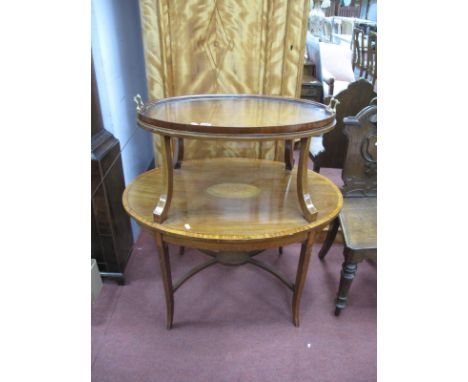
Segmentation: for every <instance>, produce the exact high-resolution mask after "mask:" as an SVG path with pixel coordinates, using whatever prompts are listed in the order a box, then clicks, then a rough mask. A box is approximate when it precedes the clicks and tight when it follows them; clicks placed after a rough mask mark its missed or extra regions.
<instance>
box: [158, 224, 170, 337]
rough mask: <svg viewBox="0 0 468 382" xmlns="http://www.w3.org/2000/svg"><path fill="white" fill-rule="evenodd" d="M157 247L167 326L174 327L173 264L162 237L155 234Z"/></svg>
mask: <svg viewBox="0 0 468 382" xmlns="http://www.w3.org/2000/svg"><path fill="white" fill-rule="evenodd" d="M154 237H155V239H156V247H157V249H158V255H159V267H160V269H161V278H162V281H163V285H164V296H165V298H166V326H167V329H170V328H171V327H172V321H173V319H174V288H173V287H172V276H171V263H170V261H169V251H168V248H167V246H166V245H165V244H164V242H163V239H162V235H161V234H160V233H159V232H155V234H154Z"/></svg>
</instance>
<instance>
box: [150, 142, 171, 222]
mask: <svg viewBox="0 0 468 382" xmlns="http://www.w3.org/2000/svg"><path fill="white" fill-rule="evenodd" d="M160 137H161V141H162V142H161V143H162V144H161V154H162V158H163V163H161V164H160V167H161V174H162V179H163V189H162V192H161V196H160V197H159V201H158V204H157V205H156V207H155V209H154V210H153V220H154V221H155V222H156V223H162V222H163V221H164V220H166V218H167V214H168V212H169V207H170V206H171V200H172V193H173V176H174V174H173V169H172V152H171V137H169V136H167V135H164V136H160Z"/></svg>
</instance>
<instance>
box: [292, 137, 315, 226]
mask: <svg viewBox="0 0 468 382" xmlns="http://www.w3.org/2000/svg"><path fill="white" fill-rule="evenodd" d="M309 146H310V137H308V138H302V139H301V153H300V156H299V166H298V169H297V197H298V198H299V205H300V206H301V210H302V213H303V214H304V217H305V218H306V220H307V221H309V222H313V221H314V220H315V219H317V214H318V211H317V209H316V208H315V206H314V203H313V202H312V198H311V196H310V194H309V189H308V186H307V176H308V167H307V162H308V159H309Z"/></svg>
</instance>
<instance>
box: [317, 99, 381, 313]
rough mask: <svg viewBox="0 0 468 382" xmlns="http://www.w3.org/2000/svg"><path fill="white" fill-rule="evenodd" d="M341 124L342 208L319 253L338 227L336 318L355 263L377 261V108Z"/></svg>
mask: <svg viewBox="0 0 468 382" xmlns="http://www.w3.org/2000/svg"><path fill="white" fill-rule="evenodd" d="M344 125H345V128H344V134H345V135H346V137H347V138H348V141H349V143H348V148H347V151H346V159H345V164H344V168H343V175H342V177H343V182H344V186H343V188H342V192H343V197H344V203H343V209H342V210H341V212H340V214H339V216H338V218H337V219H335V220H334V222H333V223H332V224H331V227H330V229H329V231H328V234H327V237H326V239H325V241H324V243H323V246H322V248H321V249H320V252H319V258H320V259H321V260H323V259H324V257H325V255H326V254H327V252H328V250H329V249H330V247H331V245H332V243H333V241H334V240H335V237H336V234H337V231H338V227H339V226H341V229H342V232H343V238H344V245H345V248H344V257H345V261H344V263H343V269H342V271H341V279H340V285H339V288H338V294H337V297H336V300H335V315H336V316H338V315H339V314H340V312H341V310H342V309H344V308H345V307H346V304H347V295H348V291H349V288H350V286H351V283H352V281H353V279H354V276H355V275H356V271H357V264H358V263H359V262H361V261H362V260H364V259H370V260H374V261H376V260H377V148H376V143H377V106H367V107H366V108H364V109H363V110H362V111H360V112H359V113H358V115H357V116H356V117H348V118H344Z"/></svg>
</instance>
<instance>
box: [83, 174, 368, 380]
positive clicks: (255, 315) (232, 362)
mask: <svg viewBox="0 0 468 382" xmlns="http://www.w3.org/2000/svg"><path fill="white" fill-rule="evenodd" d="M326 171H327V170H326V169H325V171H323V172H322V173H323V174H324V175H327V176H330V177H331V178H335V179H334V180H336V181H337V179H336V174H334V173H333V174H332V173H327V172H326ZM320 245H321V244H316V245H315V246H314V248H313V253H312V260H311V264H310V268H309V274H308V279H307V283H306V285H305V288H304V293H303V297H302V306H301V326H300V327H299V328H296V327H294V326H293V325H292V322H291V313H290V312H291V297H292V293H291V292H290V291H289V290H288V289H287V288H286V287H285V286H284V285H283V284H282V283H281V282H280V281H279V280H277V279H276V278H275V277H273V276H272V275H270V274H269V273H267V272H264V271H263V270H261V269H259V268H256V267H253V266H251V265H244V266H240V267H226V266H222V265H216V266H214V267H211V268H208V269H207V270H204V271H202V272H201V273H200V274H198V275H196V276H194V278H193V279H191V280H189V281H188V282H187V284H184V285H183V286H182V287H181V288H180V289H179V290H178V291H177V292H176V294H175V314H174V327H173V329H172V330H169V331H168V330H166V323H165V319H166V313H165V302H164V292H163V287H162V281H161V275H160V272H159V265H158V260H157V254H156V250H155V245H154V243H153V239H152V237H151V236H150V235H149V234H147V233H145V232H143V233H142V234H141V236H140V237H139V239H138V241H137V243H136V244H135V250H134V252H133V254H132V257H131V260H130V262H129V264H128V266H127V270H126V280H127V283H126V285H125V286H118V285H116V284H114V283H112V282H106V283H105V284H104V287H103V289H102V292H101V294H100V295H99V297H98V299H97V300H96V301H95V303H94V304H93V307H92V380H93V381H94V382H107V381H109V382H140V381H141V382H150V381H151V382H154V381H156V382H159V381H160V382H183V381H190V382H197V381H200V382H201V381H203V382H209V381H213V382H224V381H226V382H227V381H242V382H247V381H269V382H275V381H281V382H288V381H294V382H295V381H319V382H322V381H333V382H334V381H346V382H354V381H356V382H357V381H359V382H364V381H375V380H376V374H377V371H376V350H377V349H376V348H377V344H376V299H377V296H376V289H377V288H376V280H377V270H376V266H375V265H373V264H371V263H367V262H364V263H362V264H360V265H359V266H358V271H357V275H356V278H355V280H354V282H353V285H352V287H351V290H350V293H349V305H348V308H347V309H345V310H344V311H343V312H342V314H341V316H340V317H339V318H336V317H335V316H334V315H333V311H334V303H333V301H334V298H335V294H336V291H337V288H338V281H339V274H340V270H341V264H342V262H343V256H342V250H343V247H342V246H341V245H334V246H333V247H332V248H331V250H330V252H329V253H328V255H327V257H326V259H325V261H324V262H323V263H322V262H320V260H319V259H318V257H317V253H318V251H319V249H320ZM299 251H300V246H299V245H293V246H288V247H285V248H284V254H283V255H282V256H281V257H279V256H278V252H277V250H269V251H267V252H265V253H263V254H261V255H258V259H259V260H260V259H261V260H264V261H266V262H269V263H271V264H274V265H275V266H276V267H277V268H279V269H280V270H281V271H282V272H283V273H284V274H285V275H286V276H288V278H289V279H290V280H293V279H294V274H295V269H296V267H297V261H298V257H299ZM170 253H171V262H172V269H173V278H174V279H175V278H177V277H178V276H180V275H182V274H183V273H184V272H185V271H186V270H187V269H188V268H190V267H191V266H193V265H194V264H196V263H198V262H200V261H202V260H205V259H206V258H207V257H206V256H205V255H203V254H200V253H199V252H197V251H196V250H192V249H187V250H186V253H185V255H184V256H182V257H180V256H179V255H178V248H177V247H170Z"/></svg>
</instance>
